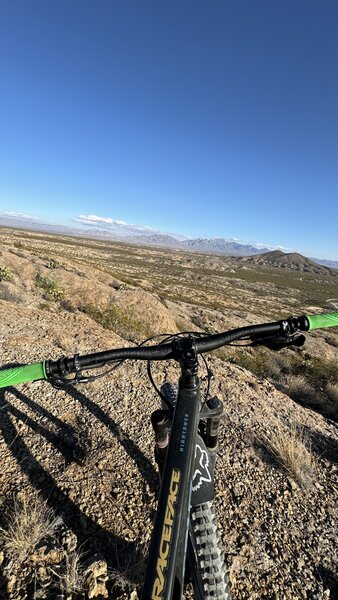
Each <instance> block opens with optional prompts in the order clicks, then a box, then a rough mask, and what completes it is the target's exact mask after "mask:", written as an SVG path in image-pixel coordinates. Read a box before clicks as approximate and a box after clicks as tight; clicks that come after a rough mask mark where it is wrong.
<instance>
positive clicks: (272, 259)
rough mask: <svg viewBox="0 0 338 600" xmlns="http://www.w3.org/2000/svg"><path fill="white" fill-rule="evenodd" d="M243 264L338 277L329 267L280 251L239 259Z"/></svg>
mask: <svg viewBox="0 0 338 600" xmlns="http://www.w3.org/2000/svg"><path fill="white" fill-rule="evenodd" d="M241 260H242V261H243V262H244V263H248V264H251V265H263V266H266V267H273V268H279V269H292V270H295V271H300V272H304V273H313V274H316V275H332V276H338V271H336V270H335V269H330V268H329V267H326V266H323V265H319V264H317V263H315V262H313V261H312V260H310V259H309V258H306V257H305V256H303V255H302V254H299V253H297V252H289V253H287V252H282V251H281V250H273V251H272V252H265V253H264V254H258V255H256V256H248V257H244V258H241Z"/></svg>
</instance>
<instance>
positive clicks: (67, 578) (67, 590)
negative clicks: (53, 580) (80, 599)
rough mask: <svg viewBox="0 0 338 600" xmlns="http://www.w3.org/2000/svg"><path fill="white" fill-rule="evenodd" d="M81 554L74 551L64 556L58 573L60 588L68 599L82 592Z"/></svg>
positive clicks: (83, 586)
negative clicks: (71, 595) (70, 595)
mask: <svg viewBox="0 0 338 600" xmlns="http://www.w3.org/2000/svg"><path fill="white" fill-rule="evenodd" d="M82 556H83V555H82V554H81V553H80V552H78V551H76V550H74V551H73V552H71V553H70V554H66V558H65V562H64V564H63V567H62V571H61V573H58V578H59V580H60V588H61V590H62V592H64V594H66V596H67V597H68V596H69V594H78V593H80V592H83V591H84V588H85V585H84V584H85V582H84V573H83V567H82V565H81V559H82Z"/></svg>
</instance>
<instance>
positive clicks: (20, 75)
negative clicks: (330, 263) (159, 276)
mask: <svg viewBox="0 0 338 600" xmlns="http://www.w3.org/2000/svg"><path fill="white" fill-rule="evenodd" d="M0 114H1V121H0V210H3V211H6V210H13V211H19V212H20V211H21V212H25V213H29V214H32V215H35V216H39V217H42V218H49V219H54V220H56V221H59V222H64V223H65V222H67V220H69V219H72V218H74V217H76V216H77V215H79V214H84V215H88V214H91V215H97V216H100V217H111V218H113V219H121V220H124V221H126V222H128V223H137V224H141V225H148V226H150V227H154V228H158V229H161V230H164V231H172V232H177V233H183V234H188V235H206V236H210V237H211V236H212V237H215V236H217V237H218V236H221V237H237V238H240V239H243V240H256V241H258V242H265V243H270V244H276V245H277V244H281V245H283V246H285V247H288V248H292V249H294V248H295V249H299V250H300V251H302V252H304V253H305V254H308V255H314V256H319V257H326V258H333V259H338V3H337V1H336V0H332V1H331V0H324V1H322V2H319V1H317V0H316V1H312V0H301V1H297V0H296V1H294V0H292V1H289V0H283V2H280V1H279V2H277V1H273V0H250V1H249V0H232V1H230V0H222V1H220V0H213V1H212V2H208V1H206V0H203V1H200V0H179V1H178V0H170V1H167V2H163V1H161V0H153V1H148V0H142V1H141V0H135V1H130V0H123V1H117V0H116V1H115V0H109V1H108V0H92V1H87V0H53V1H52V0H39V1H38V0H21V1H20V0H2V1H1V3H0Z"/></svg>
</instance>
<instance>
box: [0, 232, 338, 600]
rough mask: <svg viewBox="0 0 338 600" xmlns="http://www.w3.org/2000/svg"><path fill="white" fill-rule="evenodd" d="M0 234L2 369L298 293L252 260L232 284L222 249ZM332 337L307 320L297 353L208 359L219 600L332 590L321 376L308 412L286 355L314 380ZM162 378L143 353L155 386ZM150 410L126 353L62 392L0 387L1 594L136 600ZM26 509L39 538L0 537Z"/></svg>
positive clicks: (222, 316) (330, 472)
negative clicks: (106, 370)
mask: <svg viewBox="0 0 338 600" xmlns="http://www.w3.org/2000/svg"><path fill="white" fill-rule="evenodd" d="M11 236H12V234H11ZM11 236H9V235H8V236H7V235H6V236H5V235H3V237H2V238H1V237H0V317H1V318H0V344H1V356H2V364H4V365H6V364H7V365H8V364H13V363H28V362H35V361H40V360H43V359H46V358H57V357H60V356H62V355H67V356H69V355H72V354H74V353H75V352H80V353H81V354H83V353H85V352H92V351H99V350H105V349H107V348H110V347H120V346H126V345H128V344H133V343H139V342H140V341H141V340H142V339H144V338H146V337H148V336H150V335H155V334H158V333H163V332H167V333H172V332H175V331H177V330H194V331H196V330H200V331H201V330H208V331H217V330H218V331H219V330H221V329H226V328H228V327H234V326H241V325H244V324H247V323H250V322H261V321H262V320H263V319H264V320H266V319H268V318H269V319H270V318H273V316H274V311H276V307H277V308H278V311H279V314H281V312H282V311H284V313H285V314H286V315H288V314H290V311H291V310H292V311H293V312H295V311H297V310H298V311H299V310H301V309H302V310H304V311H305V310H308V309H309V306H308V305H306V304H303V305H302V306H300V304H301V303H304V300H303V298H306V300H307V301H309V298H310V296H309V293H310V292H309V291H308V289H307V288H306V287H305V288H304V289H305V291H304V289H303V288H302V291H301V294H302V295H299V294H298V291H297V289H296V287H295V288H294V289H293V290H292V293H291V292H290V290H287V291H283V288H282V287H278V286H277V285H276V284H275V283H269V282H266V283H263V280H262V282H261V283H260V284H259V285H258V284H257V282H256V281H255V280H254V281H252V275H251V272H250V277H251V279H243V280H241V279H240V276H241V274H240V269H239V270H238V271H237V272H236V273H233V272H232V271H233V262H231V261H230V262H229V263H228V262H226V260H227V259H224V258H217V257H212V258H210V257H202V258H201V257H196V259H195V258H194V257H193V256H192V255H191V254H190V253H188V254H183V253H181V254H180V253H177V254H176V253H173V252H169V251H167V252H163V253H161V252H160V251H159V250H144V251H142V250H139V249H137V250H136V249H135V248H134V247H131V248H130V249H128V248H127V247H126V246H124V247H123V248H121V247H120V246H116V247H112V246H105V245H103V244H102V245H99V246H95V245H94V244H92V245H91V244H90V243H89V242H88V245H87V246H86V244H85V243H83V245H82V246H81V245H79V244H77V242H74V243H73V242H70V241H69V239H66V240H63V239H62V238H59V237H58V236H54V237H53V238H52V237H47V238H44V237H43V236H41V237H40V238H34V237H33V236H31V237H30V236H29V235H28V234H27V237H22V236H17V237H14V238H13V237H11ZM277 258H278V257H277ZM292 260H294V259H292ZM194 261H195V262H194ZM251 266H252V268H254V265H251ZM251 266H250V268H251ZM259 268H260V267H259ZM222 269H223V270H222ZM242 276H243V277H246V276H247V271H243V275H242ZM127 280H128V281H127ZM305 280H306V278H305ZM264 281H265V280H264ZM305 284H306V281H305V283H304V282H303V285H304V286H305ZM194 285H195V287H194ZM295 285H296V284H295ZM178 286H180V287H179V288H178ZM317 287H318V286H317V284H316V288H315V289H316V290H317ZM326 289H328V290H329V293H330V295H327V297H326V296H325V297H324V296H323V298H324V299H323V300H322V302H323V306H321V304H320V300H319V296H318V292H317V291H316V294H317V296H314V297H317V301H318V303H319V305H317V306H316V307H312V309H313V310H314V309H315V310H317V311H320V310H323V309H324V308H325V307H326V308H327V307H328V306H330V304H326V303H330V302H336V297H335V298H333V290H334V289H335V288H334V284H331V283H330V285H329V286H328V287H327V288H325V285H324V284H323V286H321V293H324V292H325V290H326ZM238 290H240V293H239V292H238ZM309 290H310V291H311V290H312V287H310V288H309ZM323 290H324V292H323ZM267 292H268V293H267ZM311 293H313V292H311ZM325 293H326V292H325ZM235 294H237V295H235ZM266 297H267V298H268V301H267V300H266ZM255 311H257V312H255ZM297 314H298V313H297ZM311 340H312V341H311ZM337 348H338V341H337V335H336V334H335V332H332V333H331V332H320V333H318V335H317V336H312V337H311V336H309V344H308V346H307V349H306V350H305V351H303V350H299V351H296V352H293V351H291V350H290V351H289V350H287V351H286V353H282V354H278V355H272V356H270V354H269V355H267V357H266V362H264V369H266V371H264V372H263V371H262V370H261V366H262V361H263V359H264V356H265V355H264V354H260V353H256V351H255V352H254V351H247V352H245V351H243V350H242V351H241V354H243V352H244V355H245V356H246V362H247V366H248V367H250V368H251V367H253V368H251V371H249V370H247V369H246V368H244V367H243V366H241V363H239V362H238V361H237V354H233V355H230V352H231V348H226V349H225V351H224V352H223V353H219V354H216V355H210V356H209V357H208V361H209V363H210V366H211V369H212V371H213V378H212V380H211V390H210V391H211V394H212V395H218V396H219V397H220V398H222V400H223V402H224V415H223V417H222V424H221V433H220V453H219V457H218V463H217V470H216V488H217V494H216V500H215V506H216V512H217V516H218V522H219V526H220V528H221V530H222V540H223V545H224V551H225V555H224V556H225V561H226V563H227V567H228V569H229V575H230V580H231V583H232V591H233V599H234V600H239V599H241V600H247V599H248V598H250V600H251V599H253V600H260V599H264V598H266V599H268V598H276V599H277V598H290V599H291V598H302V597H308V598H313V599H314V598H318V599H319V598H323V599H324V598H328V599H329V598H334V597H335V594H336V591H337V583H338V582H337V578H336V571H335V566H336V539H335V528H336V525H337V506H336V487H337V483H338V479H337V475H338V472H337V453H336V451H337V448H338V435H337V424H336V420H337V396H336V400H334V398H335V396H334V390H335V389H336V390H337V389H338V388H335V387H334V386H335V384H334V383H330V384H329V385H331V388H328V392H327V393H329V390H331V391H330V394H331V396H330V399H329V397H328V396H327V397H325V403H326V405H327V406H328V405H330V412H329V413H327V412H326V413H325V411H323V410H322V409H321V406H322V404H321V402H323V398H324V396H322V395H321V394H323V393H324V392H320V391H318V392H317V391H316V390H317V388H316V389H315V388H311V387H310V375H309V379H308V381H306V380H305V379H304V376H303V379H302V375H297V377H298V379H296V376H295V375H294V374H293V372H292V370H291V366H292V364H293V361H294V362H295V363H296V364H297V365H298V364H299V365H300V367H301V369H303V371H301V373H305V371H304V369H305V366H304V365H305V363H306V362H308V361H310V362H311V361H312V362H311V364H313V365H314V367H316V365H317V366H318V365H319V366H324V365H325V366H326V368H327V370H328V376H329V377H331V375H332V373H333V371H332V364H333V363H334V361H337V359H338V351H337ZM235 351H236V349H234V350H233V352H235ZM283 352H284V351H283ZM229 357H230V360H228V358H229ZM322 357H326V359H327V360H326V362H324V360H323V358H322ZM264 360H265V359H264ZM319 360H322V362H318V361H319ZM335 364H336V363H335ZM314 367H313V368H314ZM201 368H202V367H201ZM330 369H331V370H330ZM255 371H256V372H257V374H256V375H255V374H254V372H255ZM311 373H312V375H313V373H315V371H313V372H312V371H311ZM177 374H178V371H177V367H176V366H175V365H172V364H169V363H165V364H164V365H162V366H161V365H159V364H156V365H154V377H155V379H156V381H157V382H158V383H160V382H161V380H163V378H164V377H166V378H168V379H170V380H174V379H175V377H177ZM309 374H310V371H309ZM201 375H202V376H203V375H204V371H201ZM312 375H311V376H312ZM332 377H334V373H333V375H332ZM330 381H331V380H330ZM332 381H333V379H332ZM291 383H293V391H294V397H295V398H296V399H297V401H295V400H293V399H291V392H290V390H291ZM296 384H297V385H298V396H297V394H296V393H295V389H296ZM205 385H206V382H205V381H204V383H203V386H204V388H203V389H204V390H205ZM321 386H322V388H325V390H326V387H325V386H326V383H325V384H324V383H323V382H322V381H321ZM299 388H300V392H299ZM318 389H319V388H318ZM325 393H326V392H325ZM302 394H303V396H302ZM311 394H312V396H311ZM335 402H336V404H335ZM327 406H326V410H328V408H327ZM157 407H158V397H157V396H156V393H155V392H154V390H153V388H152V387H151V386H149V382H148V379H147V375H146V365H145V364H142V363H138V362H135V363H132V362H130V363H125V364H123V365H122V366H121V367H120V368H119V369H118V370H116V371H114V372H112V373H110V374H109V375H107V376H106V377H105V378H103V379H98V380H96V381H93V382H90V383H88V384H78V385H75V384H74V383H73V384H70V385H69V386H67V387H66V388H64V389H62V390H58V389H55V388H53V387H52V386H51V385H50V384H48V383H47V382H36V383H34V384H24V385H20V386H18V387H17V388H9V389H6V390H1V391H0V414H1V418H0V460H1V465H2V468H1V473H0V490H1V505H0V527H1V528H2V530H1V532H0V575H1V576H0V598H4V599H5V598H6V599H8V600H19V598H24V597H26V598H28V599H30V598H34V597H36V598H41V599H44V598H45V599H46V600H48V599H54V598H58V597H59V598H63V597H64V598H69V599H71V600H79V599H82V600H84V599H87V598H97V599H98V600H101V598H102V597H109V598H112V599H115V598H116V599H121V600H122V599H125V600H127V599H133V600H136V599H137V597H138V595H139V593H140V585H141V581H142V575H143V574H144V565H145V557H146V556H147V551H148V546H149V539H150V532H151V526H152V521H153V516H154V511H155V508H156V497H157V494H158V488H159V484H158V479H157V475H156V466H155V462H154V458H153V435H152V431H151V428H150V426H149V418H150V413H151V412H152V410H154V409H155V408H157ZM290 457H291V458H290ZM14 499H15V502H14ZM43 506H44V507H45V508H44V509H43V508H41V507H43ZM20 507H21V508H20ZM22 507H24V510H23V511H22ZM34 507H37V508H38V509H39V510H40V515H41V514H42V515H43V518H44V521H45V522H46V523H49V522H50V527H49V529H48V532H47V533H46V530H45V534H44V535H43V536H42V538H40V540H39V541H38V542H34V541H33V537H32V535H31V529H29V527H28V528H27V527H26V529H25V530H24V532H25V536H24V538H23V539H22V538H21V542H20V544H21V545H20V546H19V548H18V545H15V544H14V545H13V544H12V543H9V541H8V537H7V538H6V535H5V534H6V532H8V530H9V524H10V523H11V522H12V523H13V518H14V517H13V515H14V516H15V514H21V515H22V514H28V515H29V516H30V519H31V521H32V508H34ZM20 510H21V513H20ZM29 511H30V512H29ZM46 511H47V512H46ZM36 512H37V511H35V513H36ZM35 513H34V514H35ZM11 519H12V521H11ZM53 519H54V520H53ZM14 522H15V520H14ZM71 574H72V577H73V579H72V580H71V578H70V575H71ZM74 574H75V575H74ZM74 578H75V579H74ZM74 580H75V582H76V585H77V586H78V589H76V588H74V587H73V588H72V587H71V585H72V584H71V581H73V582H74ZM303 592H304V593H305V594H306V596H304V593H303ZM100 594H101V595H100ZM108 595H109V596H108ZM186 597H187V598H189V597H192V596H191V594H190V592H189V591H188V592H187V596H186Z"/></svg>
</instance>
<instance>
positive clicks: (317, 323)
mask: <svg viewBox="0 0 338 600" xmlns="http://www.w3.org/2000/svg"><path fill="white" fill-rule="evenodd" d="M306 318H307V320H308V322H309V331H311V329H321V328H322V327H338V312H334V313H326V314H325V313H324V314H322V315H306Z"/></svg>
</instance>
